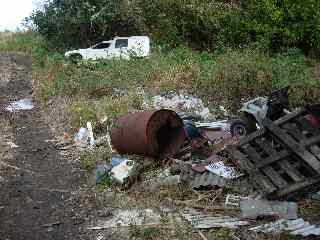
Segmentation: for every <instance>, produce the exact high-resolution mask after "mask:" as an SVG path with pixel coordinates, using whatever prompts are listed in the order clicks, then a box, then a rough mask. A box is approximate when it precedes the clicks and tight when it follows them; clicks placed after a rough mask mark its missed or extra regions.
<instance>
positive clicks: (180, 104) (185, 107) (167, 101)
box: [153, 93, 211, 119]
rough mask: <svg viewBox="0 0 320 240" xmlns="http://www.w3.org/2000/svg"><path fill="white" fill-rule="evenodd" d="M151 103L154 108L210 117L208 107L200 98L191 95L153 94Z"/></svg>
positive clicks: (205, 117)
mask: <svg viewBox="0 0 320 240" xmlns="http://www.w3.org/2000/svg"><path fill="white" fill-rule="evenodd" d="M153 105H154V107H155V108H156V109H162V108H167V109H171V110H174V111H176V112H186V113H194V114H196V115H199V116H201V117H202V118H203V119H208V118H210V117H211V113H210V110H209V108H207V107H205V106H204V103H203V102H202V100H201V99H199V98H196V97H194V96H191V95H183V94H176V93H173V94H167V95H165V96H159V95H158V96H154V97H153Z"/></svg>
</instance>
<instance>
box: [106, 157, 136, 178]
mask: <svg viewBox="0 0 320 240" xmlns="http://www.w3.org/2000/svg"><path fill="white" fill-rule="evenodd" d="M133 167H134V161H132V160H125V161H123V162H121V163H120V164H119V165H117V166H115V167H114V168H112V170H111V174H112V175H111V176H112V177H113V178H114V179H116V180H117V181H119V182H120V183H123V182H124V180H125V179H126V178H127V177H129V176H130V173H131V171H132V169H133Z"/></svg>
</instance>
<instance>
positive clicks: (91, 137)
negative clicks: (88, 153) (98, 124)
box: [87, 122, 95, 147]
mask: <svg viewBox="0 0 320 240" xmlns="http://www.w3.org/2000/svg"><path fill="white" fill-rule="evenodd" d="M87 129H88V137H89V141H90V146H91V147H93V146H94V143H95V141H94V137H93V130H92V124H91V122H87Z"/></svg>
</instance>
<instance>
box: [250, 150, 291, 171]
mask: <svg viewBox="0 0 320 240" xmlns="http://www.w3.org/2000/svg"><path fill="white" fill-rule="evenodd" d="M288 156H290V153H289V152H288V151H287V150H281V151H280V152H274V153H273V154H272V155H271V156H269V157H267V158H265V159H264V160H263V161H261V162H259V163H258V164H257V165H256V167H257V168H263V167H266V166H268V165H270V164H273V163H275V162H279V161H280V160H282V159H284V158H286V157H288Z"/></svg>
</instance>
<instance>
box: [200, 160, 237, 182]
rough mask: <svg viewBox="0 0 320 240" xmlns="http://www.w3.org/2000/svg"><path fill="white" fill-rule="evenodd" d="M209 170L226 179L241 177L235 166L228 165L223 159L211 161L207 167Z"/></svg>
mask: <svg viewBox="0 0 320 240" xmlns="http://www.w3.org/2000/svg"><path fill="white" fill-rule="evenodd" d="M205 168H206V169H207V170H208V171H209V172H211V173H213V174H216V175H218V176H220V177H223V178H226V179H235V178H237V177H239V176H240V175H238V174H237V173H236V171H235V169H234V168H233V167H229V166H226V165H225V164H224V162H223V161H219V162H216V163H211V164H209V165H208V166H206V167H205Z"/></svg>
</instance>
